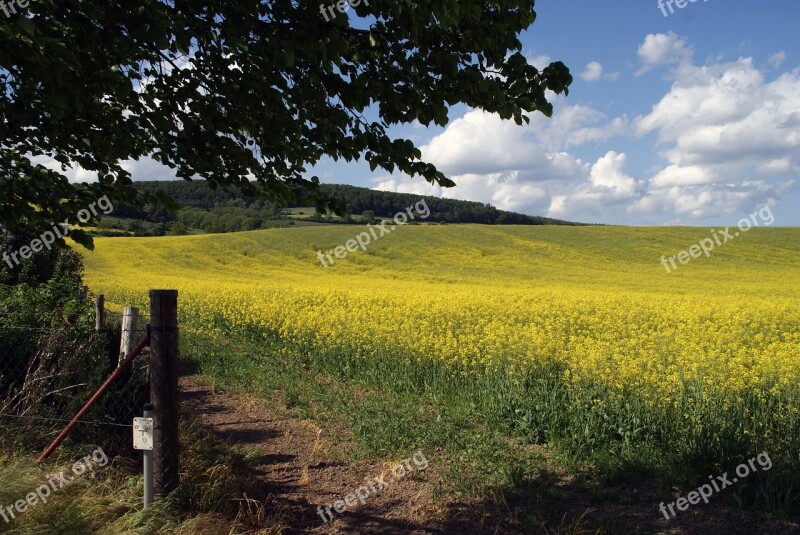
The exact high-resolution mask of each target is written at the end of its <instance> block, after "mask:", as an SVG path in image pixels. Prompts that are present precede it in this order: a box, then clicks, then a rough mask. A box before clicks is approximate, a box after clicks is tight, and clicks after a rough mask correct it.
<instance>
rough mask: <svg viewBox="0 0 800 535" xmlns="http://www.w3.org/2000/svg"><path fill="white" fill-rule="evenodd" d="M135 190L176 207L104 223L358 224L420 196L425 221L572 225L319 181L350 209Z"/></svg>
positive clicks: (194, 189) (169, 187) (158, 226)
mask: <svg viewBox="0 0 800 535" xmlns="http://www.w3.org/2000/svg"><path fill="white" fill-rule="evenodd" d="M134 185H135V186H136V187H137V188H138V189H139V190H141V191H147V192H155V191H158V190H162V191H164V193H166V194H167V195H168V196H169V197H171V198H172V199H173V200H174V201H175V202H177V203H178V204H179V205H181V207H182V209H181V210H179V211H178V212H170V211H169V210H167V209H166V208H164V207H152V206H147V207H145V208H142V209H140V208H135V207H133V206H130V205H118V206H116V207H115V210H114V212H113V213H112V214H111V215H112V217H111V218H109V219H108V221H107V224H108V226H110V227H112V228H119V229H123V230H128V231H133V232H134V233H136V234H165V233H168V232H169V233H173V234H183V233H185V232H191V231H200V232H231V231H237V230H255V229H259V228H267V227H274V226H284V225H291V224H312V223H363V222H365V221H370V220H375V219H379V218H388V217H392V216H394V214H396V213H398V212H404V211H405V210H406V208H408V207H409V206H413V205H414V204H415V203H417V202H419V201H420V200H421V199H425V202H426V204H427V205H428V207H429V208H430V216H428V217H427V218H426V219H425V221H426V222H438V223H483V224H489V225H577V224H579V223H572V222H569V221H562V220H558V219H551V218H547V217H540V216H529V215H524V214H518V213H514V212H507V211H504V210H498V209H497V208H495V207H494V206H492V205H490V204H483V203H479V202H472V201H458V200H452V199H440V198H438V197H432V196H420V195H414V194H407V193H394V192H388V191H377V190H372V189H368V188H359V187H356V186H347V185H339V184H322V185H321V186H320V188H321V190H322V192H323V194H324V195H326V196H334V197H338V198H339V199H340V200H342V201H343V202H344V203H345V204H346V205H347V208H348V210H349V211H350V215H348V216H346V217H344V218H339V217H335V216H327V217H326V216H323V215H320V214H317V213H315V210H314V209H313V208H309V207H300V206H286V207H284V206H280V205H278V204H277V203H272V202H269V201H266V200H264V199H254V198H250V197H247V196H245V195H243V194H242V193H240V192H238V191H222V190H220V189H216V190H212V189H211V188H210V187H209V186H208V184H207V183H206V182H205V181H192V182H188V181H185V180H175V181H148V182H135V183H134Z"/></svg>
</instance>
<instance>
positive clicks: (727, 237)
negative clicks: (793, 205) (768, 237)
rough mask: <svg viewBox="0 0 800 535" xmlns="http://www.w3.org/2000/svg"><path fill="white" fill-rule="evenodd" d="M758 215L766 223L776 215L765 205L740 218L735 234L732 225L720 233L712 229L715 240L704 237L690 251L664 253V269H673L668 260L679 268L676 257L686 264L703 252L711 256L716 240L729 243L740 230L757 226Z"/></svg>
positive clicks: (662, 263) (717, 242)
mask: <svg viewBox="0 0 800 535" xmlns="http://www.w3.org/2000/svg"><path fill="white" fill-rule="evenodd" d="M756 215H758V216H759V217H760V218H761V221H763V222H764V224H765V225H771V224H772V223H774V222H775V216H773V215H772V210H770V209H769V206H765V207H764V208H762V209H760V210H759V211H757V212H753V213H752V214H750V219H747V218H746V217H743V218H742V219H740V220H739V224H738V227H739V230H738V231H734V232H733V234H731V230H730V228H731V227H725V230H720V231H719V234H717V231H716V230H714V229H711V234H713V236H714V239H713V240H712V239H711V238H703V239H702V240H700V243H696V244H694V245H692V246H691V247H689V250H688V252H687V251H680V252H679V253H678V254H676V255H673V256H670V257H667V256H666V255H662V256H661V265H662V266H664V269H666V270H667V273H670V272H671V271H672V270H670V268H669V266H668V265H667V261H668V260H669V263H670V265H672V269H678V266H677V265H675V258H677V259H678V262H680V263H681V264H684V265H685V264H688V263H689V260H691V259H692V258H699V257H700V255H701V254H705V255H706V257H709V256H711V251H713V250H714V243H715V242H716V245H722V244H723V243H728V242H729V241H731V240H732V239H734V238H738V237H739V236H740V231H741V232H747V231H748V230H750V229H751V228H752V227H754V226H755V227H757V226H758V221H757V220H756ZM751 221H752V224H751ZM720 236H722V239H721V238H720Z"/></svg>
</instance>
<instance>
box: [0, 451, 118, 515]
mask: <svg viewBox="0 0 800 535" xmlns="http://www.w3.org/2000/svg"><path fill="white" fill-rule="evenodd" d="M107 464H108V457H107V456H106V454H105V452H103V450H102V448H97V449H96V450H94V451H93V452H92V453H91V454H89V455H87V456H86V457H84V458H83V459H81V460H79V461H76V462H75V464H73V465H72V474H73V475H71V476H65V475H64V470H62V471H61V472H59V473H58V474H50V475H48V476H46V477H45V479H47V483H42V484H41V485H39V486H38V487H36V490H34V491H33V492H29V493H28V494H26V495H25V498H24V499H20V500H17V501H16V502H14V503H13V504H12V505H9V506H6V507H3V506H2V505H0V517H2V518H3V520H5V521H6V524H8V523H9V522H11V521H12V520H14V519H15V518H16V514H15V513H14V511H16V513H17V514H22V513H24V512H26V511H28V510H30V509H31V508H32V507H34V506H35V505H36V504H37V503H39V502H40V501H41V502H42V503H47V498H49V497H50V493H51V490H50V489H52V492H55V491H57V490H61V489H63V488H64V487H66V486H67V485H69V484H70V483H71V482H72V481H74V480H75V476H82V475H83V474H85V473H86V471H87V470H89V471H91V472H94V469H95V465H96V466H99V467H100V468H102V467H104V466H105V465H107Z"/></svg>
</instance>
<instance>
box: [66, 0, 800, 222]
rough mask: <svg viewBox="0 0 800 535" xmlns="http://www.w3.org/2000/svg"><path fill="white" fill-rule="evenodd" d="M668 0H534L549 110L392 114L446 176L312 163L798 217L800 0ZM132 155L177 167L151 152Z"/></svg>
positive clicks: (394, 179)
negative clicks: (554, 79) (446, 116)
mask: <svg viewBox="0 0 800 535" xmlns="http://www.w3.org/2000/svg"><path fill="white" fill-rule="evenodd" d="M681 2H683V0H681ZM667 3H668V2H667V1H666V0H664V10H665V11H666V12H667V16H664V13H663V12H662V10H661V9H660V8H659V0H636V1H634V0H608V1H606V2H598V1H596V0H594V1H589V0H572V1H565V0H540V1H539V2H537V3H536V12H537V20H536V22H535V23H534V24H533V26H531V28H530V29H529V30H528V31H526V32H525V33H524V34H523V35H522V42H523V52H524V53H525V55H526V57H528V59H529V61H530V62H531V63H532V64H534V65H536V66H538V67H541V66H544V65H546V64H547V63H549V61H552V60H561V61H563V62H564V63H565V64H566V65H567V66H568V67H569V68H570V70H571V71H572V73H573V76H574V77H575V82H574V83H573V85H572V87H571V90H570V94H569V96H568V97H563V96H555V95H551V97H552V99H551V100H552V101H553V102H554V105H555V112H554V115H553V117H552V118H551V119H548V118H545V117H544V116H543V115H541V114H534V115H533V116H532V121H531V124H530V125H525V126H517V125H516V124H515V123H514V122H513V121H501V120H500V119H499V118H497V117H495V116H491V115H488V114H484V113H482V112H479V111H476V110H472V109H469V108H467V107H465V106H456V107H453V108H452V109H451V110H450V123H449V124H448V126H447V127H445V128H440V127H434V128H425V127H424V126H422V125H419V124H412V125H402V126H399V127H396V128H393V129H391V130H390V134H392V135H394V136H397V137H407V138H409V139H412V140H413V141H414V142H415V143H416V144H417V146H418V147H419V148H420V149H421V150H422V153H423V158H424V159H426V160H427V161H431V162H432V163H434V164H436V165H437V166H438V167H439V169H440V170H442V171H444V172H445V173H446V174H447V175H448V176H449V177H450V178H452V179H453V180H455V182H456V183H457V186H456V187H455V188H448V189H442V188H439V187H433V186H431V185H430V184H428V183H427V182H425V181H424V180H422V179H421V178H414V179H413V180H412V179H411V178H410V177H408V176H405V175H402V174H399V173H395V174H387V173H386V172H385V171H382V170H380V169H377V170H376V171H375V172H374V173H373V172H370V170H369V166H368V164H367V163H366V162H360V163H351V164H348V163H344V162H333V161H331V160H328V159H326V160H323V161H322V162H320V164H319V165H317V166H316V167H315V168H313V169H311V170H310V171H311V172H310V173H309V175H311V174H316V175H318V176H319V177H320V179H321V180H322V181H323V182H327V183H344V184H353V185H357V186H365V187H370V188H376V189H383V190H389V191H400V192H408V193H416V194H426V195H436V196H444V197H450V198H457V199H467V200H473V201H480V202H488V203H491V204H493V205H495V206H497V207H498V208H501V209H505V210H513V211H517V212H522V213H526V214H536V215H546V216H550V217H557V218H563V219H569V220H575V221H584V222H593V223H609V224H623V225H669V224H672V225H697V226H706V225H733V224H735V223H736V221H738V220H739V219H740V218H741V217H742V216H744V215H747V214H751V213H753V212H754V211H756V210H758V209H759V208H763V207H764V206H769V207H770V208H771V210H772V212H773V213H774V215H775V222H774V225H776V226H798V225H800V180H799V179H800V52H798V49H800V47H798V45H800V37H798V31H797V24H798V22H800V2H798V1H797V0H770V1H769V2H766V1H764V0H760V1H756V0H735V1H730V0H728V1H723V0H707V1H704V0H697V1H696V2H689V1H688V0H686V4H685V6H684V7H683V8H679V7H678V5H677V4H676V2H674V1H672V2H669V3H670V4H671V5H672V10H673V11H674V13H672V14H670V13H669V7H668V6H667ZM351 16H355V15H354V14H353V13H352V12H351ZM126 167H128V168H129V169H130V170H131V171H132V173H133V176H134V179H138V180H152V179H170V178H173V177H174V175H172V173H170V171H169V170H168V169H166V168H163V167H160V166H159V165H158V164H155V163H154V162H153V161H152V160H149V159H143V160H141V161H138V162H128V164H126ZM81 174H82V173H80V171H79V172H77V173H75V174H74V175H73V177H72V178H73V179H82V178H85V177H82V176H81Z"/></svg>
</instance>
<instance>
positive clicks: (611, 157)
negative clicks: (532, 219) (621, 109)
mask: <svg viewBox="0 0 800 535" xmlns="http://www.w3.org/2000/svg"><path fill="white" fill-rule="evenodd" d="M626 161H627V156H626V155H625V154H621V153H617V152H614V151H608V152H607V153H606V154H605V156H602V157H601V158H599V159H598V160H597V162H596V163H595V164H594V165H593V166H592V169H591V172H590V174H589V180H588V181H587V182H585V183H583V184H580V185H578V186H577V187H575V188H574V189H573V190H572V191H570V192H569V193H568V194H562V195H554V196H553V198H552V201H551V203H550V207H549V209H548V211H547V215H548V216H551V217H572V216H575V215H583V216H586V215H593V216H599V215H601V214H602V213H603V212H607V211H608V210H609V208H613V207H614V206H620V205H624V204H625V203H626V202H628V201H631V200H635V199H636V196H637V192H638V190H640V189H641V188H642V187H643V185H642V183H641V181H637V180H636V179H634V178H633V177H631V176H628V175H626V174H625V172H624V171H623V169H624V167H625V163H626Z"/></svg>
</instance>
